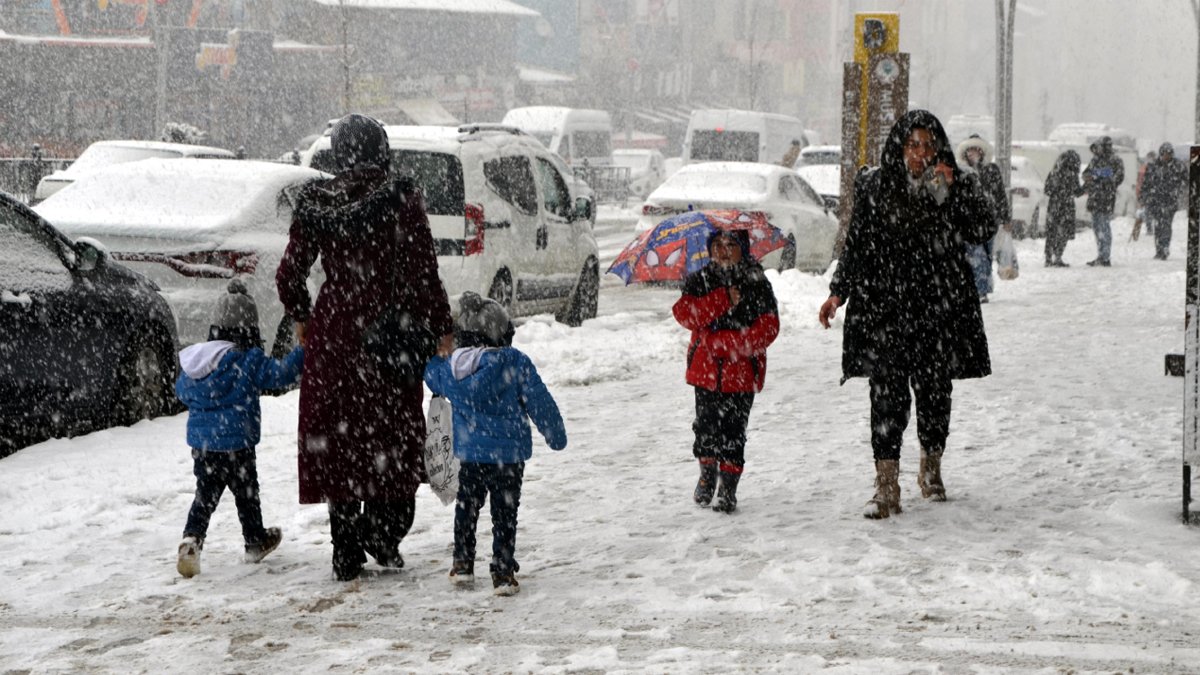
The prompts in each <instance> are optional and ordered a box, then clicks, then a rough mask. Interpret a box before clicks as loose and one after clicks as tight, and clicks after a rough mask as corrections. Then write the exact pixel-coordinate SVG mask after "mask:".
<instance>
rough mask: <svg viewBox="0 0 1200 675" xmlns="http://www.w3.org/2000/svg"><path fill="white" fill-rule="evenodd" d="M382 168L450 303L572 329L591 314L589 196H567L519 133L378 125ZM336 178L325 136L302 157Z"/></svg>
mask: <svg viewBox="0 0 1200 675" xmlns="http://www.w3.org/2000/svg"><path fill="white" fill-rule="evenodd" d="M385 129H386V130H387V134H388V144H389V146H390V148H391V152H392V170H393V171H396V172H402V173H406V174H408V175H410V176H412V177H413V179H414V180H415V181H416V182H417V184H418V185H419V186H420V187H421V189H422V191H423V192H424V195H425V208H426V213H427V214H428V217H429V226H430V229H431V230H432V232H433V238H434V245H435V246H436V248H437V254H438V272H439V274H440V276H441V278H442V283H443V284H445V286H446V292H447V293H449V294H450V296H451V300H452V301H453V305H454V306H455V307H457V305H458V302H457V299H458V297H459V296H461V295H462V293H464V292H465V291H475V292H476V293H479V294H480V295H484V296H486V297H490V298H492V299H494V300H496V301H497V302H499V303H500V304H502V305H504V307H505V309H507V310H508V311H509V313H510V314H512V315H513V316H521V315H530V314H536V313H539V312H554V313H555V315H556V317H557V318H558V320H560V321H562V322H563V323H566V324H568V325H572V326H577V325H579V324H580V323H582V322H583V320H585V319H590V318H593V317H595V316H596V308H597V296H598V294H599V290H600V263H599V260H600V256H599V253H598V250H597V247H596V238H595V236H594V235H593V234H592V228H591V222H590V216H591V214H592V213H594V209H593V205H592V203H591V199H590V198H589V197H587V196H585V195H582V194H579V193H578V192H573V191H572V189H571V187H570V185H571V183H570V181H569V178H568V176H567V175H566V174H565V173H564V169H565V167H563V166H562V164H561V160H560V159H559V158H558V157H556V156H554V155H553V154H552V153H551V152H550V151H548V150H547V149H546V148H545V147H544V146H543V144H541V143H539V142H538V141H537V140H536V139H534V138H533V137H532V136H530V135H528V134H525V133H523V132H522V131H521V130H520V129H517V128H515V127H510V126H506V125H497V124H469V125H465V126H462V127H458V128H454V127H433V126H386V127H385ZM305 157H306V160H307V161H308V163H309V164H310V166H311V167H312V168H315V169H319V170H321V171H326V172H330V173H333V172H336V171H337V167H336V165H335V161H334V158H333V151H332V149H331V148H330V138H329V136H323V137H321V138H319V139H317V141H316V142H315V143H314V144H313V146H312V148H311V150H310V152H308V153H306V154H305Z"/></svg>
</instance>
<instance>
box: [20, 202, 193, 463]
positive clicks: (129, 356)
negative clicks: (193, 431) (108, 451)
mask: <svg viewBox="0 0 1200 675" xmlns="http://www.w3.org/2000/svg"><path fill="white" fill-rule="evenodd" d="M177 346H178V339H177V337H176V333H175V319H174V317H173V316H172V314H171V309H170V307H168V306H167V303H166V301H165V300H164V299H163V298H162V297H161V296H160V295H159V293H158V289H157V288H156V287H155V286H154V285H153V284H152V283H151V282H150V281H148V280H147V279H146V278H145V277H143V276H141V275H139V274H137V273H135V272H133V271H131V270H129V269H127V268H125V267H122V266H121V265H119V264H117V263H115V262H113V261H112V260H111V259H110V258H109V257H108V255H107V253H106V252H105V251H104V249H103V248H102V247H101V246H100V245H99V244H96V243H94V242H91V241H89V240H86V239H85V240H80V241H76V242H73V241H71V240H70V239H69V238H68V237H67V236H65V235H63V234H62V233H61V232H59V231H58V230H56V229H54V227H53V226H52V225H50V224H49V223H47V222H46V221H45V220H43V219H42V218H41V217H39V216H38V215H37V214H35V213H34V212H33V211H31V210H29V209H28V208H26V207H25V206H24V205H23V204H21V203H20V202H18V201H17V200H16V199H14V198H13V197H11V196H9V195H7V194H5V193H3V192H0V450H3V449H4V448H5V447H6V446H7V447H8V448H12V447H20V445H22V444H23V441H25V442H28V441H29V440H37V439H41V438H45V437H47V436H49V435H57V434H63V433H66V434H70V433H73V432H74V431H76V430H79V429H81V428H86V426H87V425H89V424H91V425H96V424H99V425H104V426H108V425H113V424H129V423H132V422H135V421H137V420H139V419H142V418H145V417H153V416H155V415H159V414H162V413H163V412H166V411H168V410H171V409H172V407H173V406H174V395H173V393H174V390H173V385H174V381H175V374H176V371H177V364H178V360H177V358H176V356H175V354H176V349H177Z"/></svg>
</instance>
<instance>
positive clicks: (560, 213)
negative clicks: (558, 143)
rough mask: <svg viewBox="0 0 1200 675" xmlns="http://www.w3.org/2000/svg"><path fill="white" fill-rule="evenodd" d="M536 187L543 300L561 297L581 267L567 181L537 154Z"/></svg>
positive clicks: (571, 285)
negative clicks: (539, 202) (538, 209)
mask: <svg viewBox="0 0 1200 675" xmlns="http://www.w3.org/2000/svg"><path fill="white" fill-rule="evenodd" d="M534 163H535V165H536V166H537V174H538V189H539V196H540V197H541V205H542V208H541V219H542V231H543V235H542V237H541V238H540V240H539V244H540V245H541V255H542V260H543V261H544V268H543V281H542V291H543V294H544V297H545V299H546V300H548V301H549V300H554V299H557V300H562V299H563V298H565V297H566V296H568V295H570V293H571V289H573V288H574V287H575V282H576V280H577V279H578V277H579V273H580V271H581V270H582V269H583V260H582V259H581V258H580V257H579V253H578V250H579V246H578V243H579V236H578V235H579V233H578V232H577V231H576V226H577V223H576V221H575V220H574V219H573V218H572V211H573V210H574V204H573V203H572V201H571V192H570V191H569V190H568V189H567V181H566V179H564V178H563V176H562V174H560V173H559V172H558V169H556V168H555V167H554V164H553V163H552V162H551V161H550V160H549V159H547V158H545V157H536V158H535V159H534Z"/></svg>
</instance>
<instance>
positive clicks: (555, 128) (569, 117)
mask: <svg viewBox="0 0 1200 675" xmlns="http://www.w3.org/2000/svg"><path fill="white" fill-rule="evenodd" d="M501 124H504V125H506V126H511V127H516V128H518V129H520V130H521V131H524V132H525V133H527V134H529V135H530V136H533V137H534V138H536V139H538V140H539V141H541V142H542V145H544V146H546V148H547V149H549V150H550V152H554V153H557V154H558V156H559V157H562V158H563V159H564V160H566V162H567V164H568V165H569V166H572V167H577V166H581V165H582V164H583V162H584V160H587V163H588V164H589V165H591V166H597V165H599V166H607V165H609V164H612V133H613V127H612V118H611V117H610V116H609V114H608V113H606V112H604V111H603V110H587V109H584V108H564V107H561V106H548V105H543V106H529V107H526V108H513V109H512V110H509V111H508V113H507V114H505V115H504V120H503V121H502V122H501Z"/></svg>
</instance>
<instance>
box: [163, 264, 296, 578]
mask: <svg viewBox="0 0 1200 675" xmlns="http://www.w3.org/2000/svg"><path fill="white" fill-rule="evenodd" d="M227 290H228V292H227V293H225V294H224V295H222V296H221V298H220V300H219V301H218V302H217V312H216V320H215V321H213V323H212V325H211V326H210V327H209V329H208V342H201V343H199V344H195V345H192V346H190V347H187V348H186V349H184V350H183V351H181V352H180V353H179V365H180V369H181V371H182V372H180V374H179V378H178V379H177V380H176V381H175V394H176V395H177V396H178V397H179V400H180V401H182V402H183V404H184V405H185V406H187V409H188V418H187V442H188V445H189V446H191V448H192V473H193V474H195V476H196V496H195V498H194V499H192V507H191V509H190V510H189V511H188V517H187V524H186V525H184V528H183V541H182V542H181V543H180V544H179V553H178V557H177V559H176V562H175V569H176V570H178V571H179V573H180V574H181V575H183V576H184V577H188V578H191V577H194V576H196V575H197V574H199V573H200V552H201V551H202V550H203V549H204V540H205V538H206V537H207V536H208V522H209V519H210V518H212V514H213V511H215V510H216V509H217V503H218V502H220V501H221V495H222V494H224V492H225V488H229V492H230V493H232V494H233V502H234V504H235V505H236V506H237V514H238V520H239V521H241V524H242V539H243V540H244V541H245V546H246V548H245V557H244V560H245V561H246V562H251V563H256V562H259V561H260V560H262V559H263V558H265V557H266V556H267V554H268V553H270V552H271V551H274V550H275V548H276V547H278V546H279V542H280V541H281V540H282V539H283V532H282V531H281V530H280V529H279V528H278V527H263V517H262V505H261V502H260V500H259V486H258V463H257V461H256V459H255V446H257V445H258V442H259V440H260V438H261V436H262V409H261V408H260V407H259V402H258V397H259V394H260V393H261V392H262V391H263V390H264V389H280V388H283V387H286V386H289V385H291V384H294V383H295V382H296V379H297V378H298V377H299V376H300V369H301V367H302V366H303V364H304V348H303V347H300V346H297V347H295V348H294V349H293V350H292V351H291V353H289V354H288V355H287V356H286V357H284V358H283V360H282V361H276V360H275V359H272V358H271V357H269V356H267V355H266V354H264V353H263V350H262V337H261V336H260V334H259V330H258V308H257V307H256V306H255V304H254V298H252V297H250V295H249V294H248V293H247V292H246V285H245V284H244V283H243V282H242V281H241V280H240V279H233V280H232V281H230V282H229V286H228V289H227Z"/></svg>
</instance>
